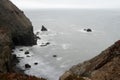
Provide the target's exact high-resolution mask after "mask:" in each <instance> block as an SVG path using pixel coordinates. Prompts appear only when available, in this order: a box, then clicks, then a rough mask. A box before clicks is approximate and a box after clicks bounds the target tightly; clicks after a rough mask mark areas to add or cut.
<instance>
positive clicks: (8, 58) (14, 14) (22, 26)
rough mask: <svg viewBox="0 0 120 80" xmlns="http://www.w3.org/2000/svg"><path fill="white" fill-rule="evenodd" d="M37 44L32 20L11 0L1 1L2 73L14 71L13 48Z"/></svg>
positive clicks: (0, 42) (0, 54)
mask: <svg viewBox="0 0 120 80" xmlns="http://www.w3.org/2000/svg"><path fill="white" fill-rule="evenodd" d="M34 44H36V39H35V36H34V34H33V26H32V24H31V22H30V20H29V19H28V18H27V17H26V16H25V15H24V13H23V12H22V11H21V10H19V9H18V8H17V7H16V6H15V5H14V4H12V3H11V2H10V1H9V0H0V72H1V73H6V72H11V71H14V70H13V61H14V60H13V59H15V57H13V56H12V54H11V52H12V48H14V46H16V45H25V46H32V45H34Z"/></svg>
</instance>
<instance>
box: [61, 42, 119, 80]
mask: <svg viewBox="0 0 120 80" xmlns="http://www.w3.org/2000/svg"><path fill="white" fill-rule="evenodd" d="M68 72H69V73H72V74H74V75H76V76H82V77H88V78H90V79H91V80H119V79H120V40H119V41H117V42H115V43H114V44H113V45H112V46H110V47H109V48H107V49H106V50H104V51H102V52H101V53H100V54H99V55H98V56H96V57H94V58H93V59H90V60H88V61H85V62H83V63H80V64H78V65H75V66H73V67H72V68H70V69H69V70H68ZM64 75H66V73H65V74H63V75H62V76H61V78H62V77H64Z"/></svg>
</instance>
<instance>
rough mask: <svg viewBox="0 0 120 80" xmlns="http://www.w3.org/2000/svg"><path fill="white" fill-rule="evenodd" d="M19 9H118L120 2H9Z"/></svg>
mask: <svg viewBox="0 0 120 80" xmlns="http://www.w3.org/2000/svg"><path fill="white" fill-rule="evenodd" d="M11 1H12V2H13V3H15V4H16V5H17V6H18V7H20V8H28V9H31V8H120V0H11Z"/></svg>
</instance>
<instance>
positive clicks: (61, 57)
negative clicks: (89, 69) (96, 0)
mask: <svg viewBox="0 0 120 80" xmlns="http://www.w3.org/2000/svg"><path fill="white" fill-rule="evenodd" d="M24 11H25V14H26V15H27V17H28V18H29V19H30V20H31V22H32V24H33V26H34V33H35V34H36V32H39V33H38V35H37V36H39V37H40V38H41V39H40V40H38V41H37V45H34V46H32V47H25V46H17V47H16V49H15V50H14V53H13V54H16V55H17V56H18V57H22V58H21V59H20V63H19V64H18V65H17V66H19V67H21V68H22V69H25V66H24V65H25V64H27V63H28V64H30V65H31V68H30V69H25V70H26V71H25V73H27V74H30V75H35V76H37V77H45V78H47V79H48V80H58V79H59V77H60V76H61V75H62V74H63V73H64V72H65V71H66V70H68V69H69V68H70V67H71V66H73V65H75V64H78V63H80V62H83V61H85V60H89V59H91V58H93V57H94V56H96V55H98V54H99V53H100V52H101V51H103V50H104V49H106V48H107V47H109V46H110V45H112V44H113V43H114V42H115V41H117V40H119V39H120V34H119V30H120V10H87V9H41V10H24ZM42 25H44V26H45V27H46V28H47V29H48V31H47V32H42V31H40V30H41V26H42ZM87 28H90V29H92V32H86V31H84V29H87ZM47 42H49V43H50V44H49V45H47V46H44V45H45V44H46V43H47ZM20 49H23V51H20ZM25 51H29V52H30V54H27V55H25V54H24V53H25ZM54 55H56V57H53V56H54ZM35 62H37V63H38V65H35V64H34V63H35Z"/></svg>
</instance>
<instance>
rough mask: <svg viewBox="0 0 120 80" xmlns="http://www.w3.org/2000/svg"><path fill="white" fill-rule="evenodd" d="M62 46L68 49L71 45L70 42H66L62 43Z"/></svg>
mask: <svg viewBox="0 0 120 80" xmlns="http://www.w3.org/2000/svg"><path fill="white" fill-rule="evenodd" d="M61 46H62V48H63V49H68V48H69V47H70V44H66V43H65V44H62V45H61Z"/></svg>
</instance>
